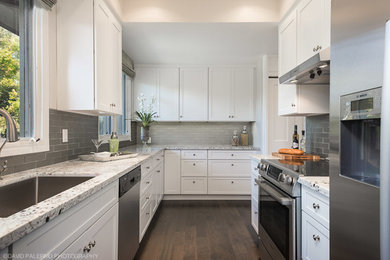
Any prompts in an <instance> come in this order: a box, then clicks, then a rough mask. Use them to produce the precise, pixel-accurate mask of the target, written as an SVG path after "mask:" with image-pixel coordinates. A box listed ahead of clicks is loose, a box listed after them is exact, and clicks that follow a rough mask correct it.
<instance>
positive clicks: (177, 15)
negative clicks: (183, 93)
mask: <svg viewBox="0 0 390 260" xmlns="http://www.w3.org/2000/svg"><path fill="white" fill-rule="evenodd" d="M107 1H115V2H116V1H118V0H107ZM284 1H286V0H213V1H210V0H164V1H162V0H121V7H122V21H123V22H124V23H126V22H279V19H280V10H281V4H282V2H284ZM289 1H291V0H289Z"/></svg>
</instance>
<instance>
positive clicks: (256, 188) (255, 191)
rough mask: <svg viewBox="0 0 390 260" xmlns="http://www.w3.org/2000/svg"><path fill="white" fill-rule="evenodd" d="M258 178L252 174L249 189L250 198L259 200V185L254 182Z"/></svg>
mask: <svg viewBox="0 0 390 260" xmlns="http://www.w3.org/2000/svg"><path fill="white" fill-rule="evenodd" d="M257 178H258V177H257V176H255V175H253V174H252V177H251V189H252V198H254V199H256V200H258V199H259V185H258V184H257V183H256V182H255V180H256V179H257Z"/></svg>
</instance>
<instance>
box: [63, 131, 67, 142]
mask: <svg viewBox="0 0 390 260" xmlns="http://www.w3.org/2000/svg"><path fill="white" fill-rule="evenodd" d="M62 142H63V143H67V142H68V129H62Z"/></svg>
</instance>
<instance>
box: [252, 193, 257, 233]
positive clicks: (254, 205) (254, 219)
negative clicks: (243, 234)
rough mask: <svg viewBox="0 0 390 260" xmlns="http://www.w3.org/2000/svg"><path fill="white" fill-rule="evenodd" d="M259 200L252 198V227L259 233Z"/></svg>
mask: <svg viewBox="0 0 390 260" xmlns="http://www.w3.org/2000/svg"><path fill="white" fill-rule="evenodd" d="M258 207H259V205H258V202H257V200H255V199H254V198H252V200H251V222H252V227H253V229H254V230H255V231H256V233H258V225H259V211H258Z"/></svg>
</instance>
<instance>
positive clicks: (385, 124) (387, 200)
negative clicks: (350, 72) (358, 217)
mask: <svg viewBox="0 0 390 260" xmlns="http://www.w3.org/2000/svg"><path fill="white" fill-rule="evenodd" d="M384 57H385V62H384V71H383V87H382V118H381V147H380V151H381V154H380V157H381V158H380V226H381V227H380V243H381V259H382V260H385V259H390V247H389V244H390V160H389V158H390V135H389V132H390V20H387V22H386V36H385V56H384Z"/></svg>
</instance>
